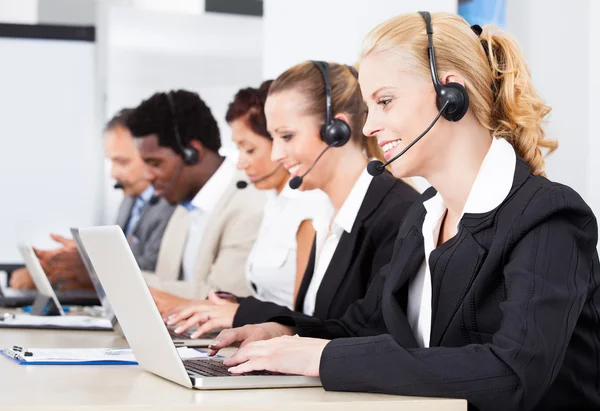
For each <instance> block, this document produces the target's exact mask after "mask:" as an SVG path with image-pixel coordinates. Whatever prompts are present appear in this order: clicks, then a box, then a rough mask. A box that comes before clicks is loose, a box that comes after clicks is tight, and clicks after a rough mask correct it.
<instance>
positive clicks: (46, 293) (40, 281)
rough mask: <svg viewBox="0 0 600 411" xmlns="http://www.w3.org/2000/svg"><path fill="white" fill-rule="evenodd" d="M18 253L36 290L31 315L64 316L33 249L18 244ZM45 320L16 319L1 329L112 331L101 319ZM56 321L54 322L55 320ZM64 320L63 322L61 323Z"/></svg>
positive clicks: (109, 325)
mask: <svg viewBox="0 0 600 411" xmlns="http://www.w3.org/2000/svg"><path fill="white" fill-rule="evenodd" d="M18 249H19V252H20V253H21V256H22V257H23V260H24V262H25V266H26V267H27V270H28V271H29V273H30V275H31V279H32V280H33V282H34V284H35V286H36V288H37V292H38V294H37V297H36V298H35V300H34V302H33V305H32V307H31V314H32V315H35V316H46V315H51V316H53V315H57V316H59V317H61V316H65V311H64V309H63V307H62V305H61V303H60V300H59V299H58V297H57V296H56V293H55V292H54V289H53V288H52V285H51V284H50V280H48V277H47V276H46V273H45V272H44V269H43V268H42V265H41V264H40V261H39V259H38V258H37V256H36V255H35V253H34V251H33V248H32V247H31V245H29V244H25V243H23V244H19V245H18ZM45 318H46V319H47V321H46V320H42V319H38V320H35V321H30V320H31V319H25V320H24V319H22V318H20V319H18V320H15V321H4V322H3V323H2V324H1V326H2V328H41V329H60V330H94V331H110V330H112V327H111V324H110V322H109V321H106V320H105V319H103V318H92V317H90V318H89V320H90V321H79V320H75V318H76V317H68V318H67V317H62V318H60V319H58V318H57V317H52V318H48V317H45ZM55 319H56V320H55ZM63 320H64V321H63Z"/></svg>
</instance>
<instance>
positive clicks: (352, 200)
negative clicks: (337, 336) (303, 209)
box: [302, 169, 373, 315]
mask: <svg viewBox="0 0 600 411" xmlns="http://www.w3.org/2000/svg"><path fill="white" fill-rule="evenodd" d="M371 181H373V177H372V176H371V175H370V174H369V173H368V172H367V170H366V169H365V170H364V171H363V172H362V173H361V175H360V177H359V178H358V180H356V182H355V183H354V186H352V190H351V191H350V194H348V197H347V198H346V200H345V201H344V203H343V204H342V207H340V210H339V211H338V213H337V216H336V217H335V219H333V221H331V219H332V217H333V215H331V216H330V217H329V219H328V220H322V221H321V222H317V221H316V222H313V226H314V227H315V231H316V232H317V244H316V255H315V271H314V273H313V276H312V279H311V281H310V285H309V286H308V290H307V291H306V297H304V307H302V311H303V312H304V314H308V315H314V313H315V304H316V303H317V293H318V292H319V288H320V287H321V282H322V281H323V278H324V277H325V273H326V272H327V269H328V268H329V264H330V263H331V259H332V258H333V254H334V253H335V250H336V249H337V246H338V244H339V242H340V240H341V238H342V235H343V234H344V232H346V233H351V232H352V226H354V221H356V217H357V216H358V212H359V211H360V207H361V206H362V203H363V201H364V200H365V196H366V195H367V191H368V190H369V186H370V185H371ZM330 226H331V230H330Z"/></svg>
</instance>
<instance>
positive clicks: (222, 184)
mask: <svg viewBox="0 0 600 411" xmlns="http://www.w3.org/2000/svg"><path fill="white" fill-rule="evenodd" d="M234 175H235V162H233V161H231V160H229V159H228V158H225V160H224V161H223V163H222V164H221V165H220V166H219V168H218V169H217V171H215V173H214V174H213V175H212V176H211V177H210V178H209V179H208V181H207V182H206V184H204V186H203V187H202V188H201V189H200V191H198V193H197V194H196V196H195V197H194V198H193V199H192V201H191V203H190V204H191V206H190V207H187V208H188V210H190V216H191V220H190V228H189V230H188V238H187V242H186V244H185V250H184V251H183V262H182V265H183V280H184V281H190V282H191V281H192V279H193V277H194V268H195V265H196V260H197V259H198V254H199V252H200V244H201V243H202V236H203V235H204V229H205V227H206V223H207V221H208V220H209V218H210V214H211V213H212V212H213V211H214V210H215V206H216V205H217V204H218V203H219V201H220V200H221V197H223V194H224V193H225V190H227V187H229V186H230V185H231V184H233V181H232V180H233V177H234Z"/></svg>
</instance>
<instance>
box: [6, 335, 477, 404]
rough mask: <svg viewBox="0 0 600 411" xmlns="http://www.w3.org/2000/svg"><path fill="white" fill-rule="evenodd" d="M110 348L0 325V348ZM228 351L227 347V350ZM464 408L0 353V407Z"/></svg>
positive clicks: (96, 340) (111, 341)
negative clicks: (24, 360)
mask: <svg viewBox="0 0 600 411" xmlns="http://www.w3.org/2000/svg"><path fill="white" fill-rule="evenodd" d="M13 345H18V346H22V347H27V348H75V347H78V348H114V347H126V346H127V342H126V341H125V339H124V338H122V337H119V336H118V335H116V334H115V333H113V332H103V331H94V332H91V331H49V330H16V329H13V330H11V329H0V348H6V347H12V346H13ZM230 352H231V351H230ZM194 406H195V408H198V409H202V410H208V411H215V410H226V409H233V408H234V407H235V409H236V411H237V410H243V411H245V410H251V411H259V410H261V411H263V410H264V411H271V410H272V411H282V410H285V411H295V410H303V411H304V410H310V411H320V410H326V411H333V410H343V411H354V410H361V411H362V410H365V409H367V408H371V409H372V410H377V411H386V410H394V411H409V410H410V411H412V410H419V411H429V410H440V411H465V410H466V409H467V404H466V401H463V400H447V399H430V398H417V397H400V396H392V395H380V394H360V393H341V392H326V391H324V390H323V389H322V388H295V389H265V390H228V391H225V390H224V391H198V390H192V389H187V388H184V387H181V386H179V385H177V384H175V383H172V382H170V381H167V380H164V379H162V378H160V377H158V376H156V375H153V374H151V373H148V372H146V371H144V370H143V369H141V368H140V367H139V366H137V365H96V366H84V365H70V366H69V365H57V366H52V365H27V366H25V365H18V364H17V363H15V362H13V361H11V360H9V359H7V358H4V357H2V358H0V409H2V410H7V409H10V410H16V409H43V410H66V409H69V410H73V409H79V410H83V409H85V410H88V411H89V410H90V409H93V410H126V409H137V410H141V409H144V410H159V409H160V410H163V409H164V410H182V409H189V408H191V407H194Z"/></svg>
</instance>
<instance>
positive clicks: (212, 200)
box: [191, 157, 235, 213]
mask: <svg viewBox="0 0 600 411" xmlns="http://www.w3.org/2000/svg"><path fill="white" fill-rule="evenodd" d="M234 174H235V164H234V162H233V161H231V160H230V159H229V158H228V157H226V158H225V160H224V161H223V163H222V164H221V165H220V166H219V168H218V169H217V171H215V173H214V174H213V175H212V176H211V177H210V178H209V179H208V181H207V182H206V184H204V186H203V187H202V188H201V189H200V191H198V194H196V196H195V197H194V198H193V199H192V201H191V204H192V205H193V206H194V207H196V208H199V209H201V210H202V211H203V212H205V213H210V212H212V211H213V210H214V208H215V206H216V205H217V203H218V202H219V200H220V199H221V197H222V196H223V194H224V193H225V190H227V187H229V186H230V185H231V180H233V177H234Z"/></svg>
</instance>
